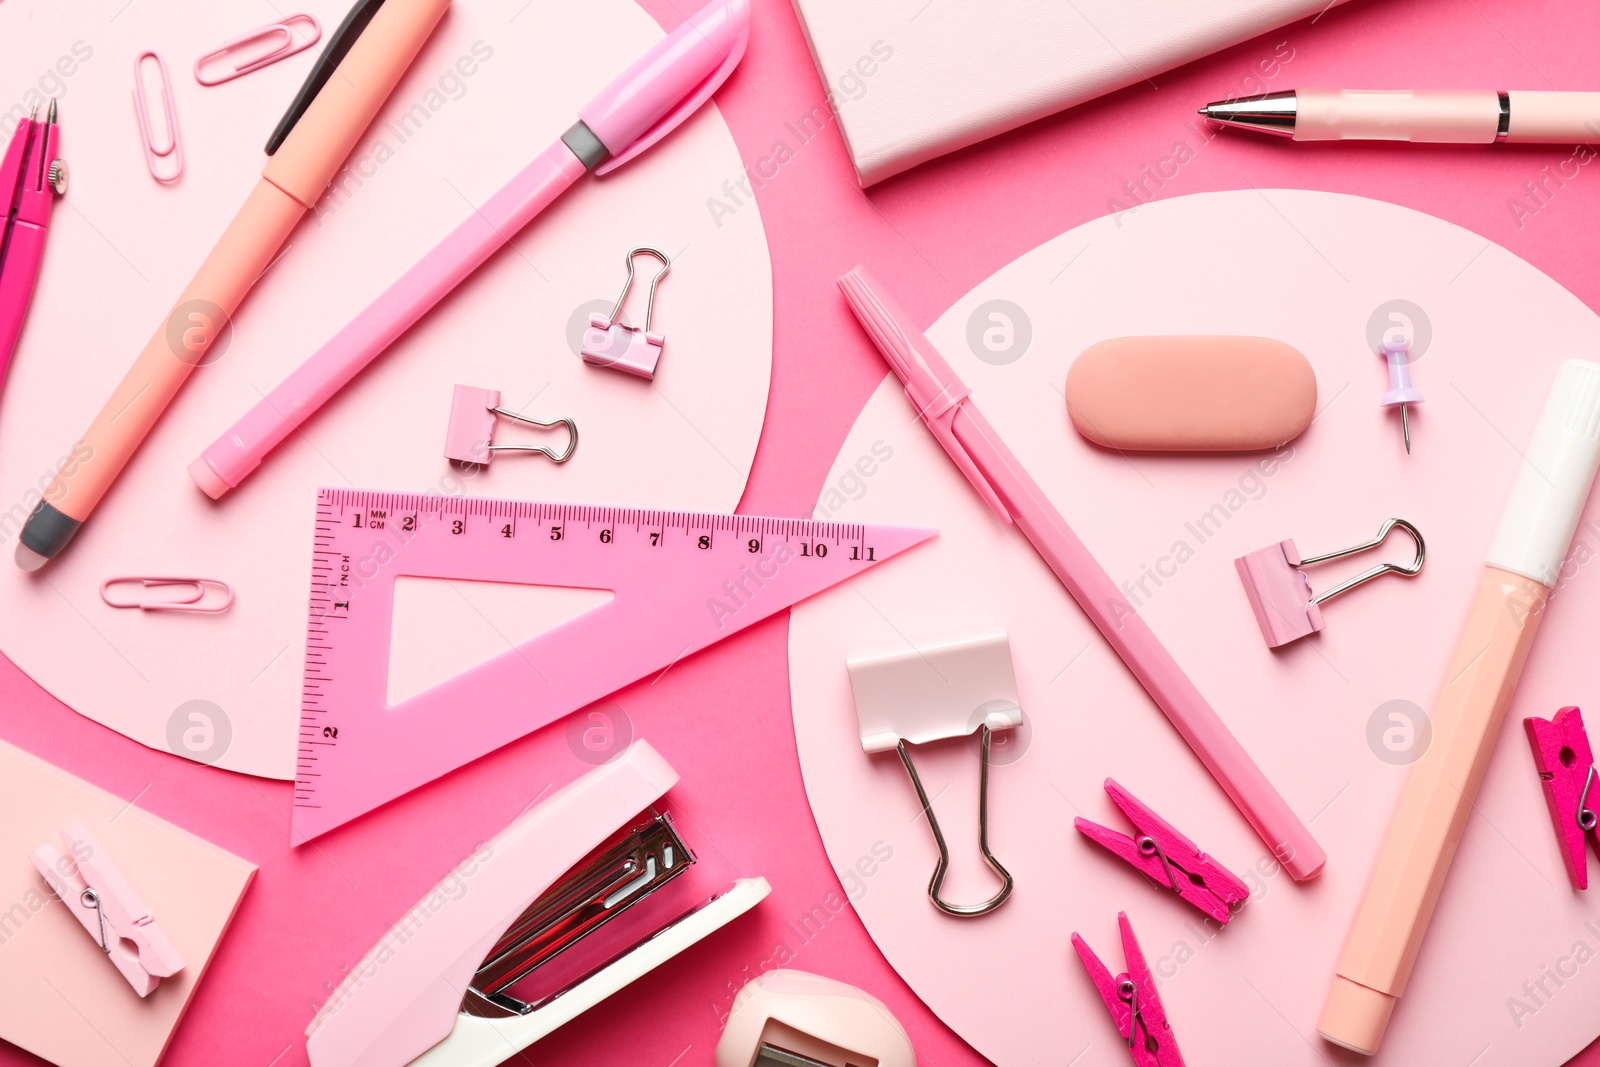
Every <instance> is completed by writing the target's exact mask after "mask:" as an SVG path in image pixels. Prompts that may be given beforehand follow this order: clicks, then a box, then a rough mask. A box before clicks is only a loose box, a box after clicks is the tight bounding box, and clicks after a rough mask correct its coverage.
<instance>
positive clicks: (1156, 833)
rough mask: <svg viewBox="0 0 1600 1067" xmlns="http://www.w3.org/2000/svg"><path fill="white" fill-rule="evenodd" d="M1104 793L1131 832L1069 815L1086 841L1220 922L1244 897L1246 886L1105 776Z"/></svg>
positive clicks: (1248, 892) (1229, 916)
mask: <svg viewBox="0 0 1600 1067" xmlns="http://www.w3.org/2000/svg"><path fill="white" fill-rule="evenodd" d="M1106 792H1107V793H1109V794H1111V799H1112V801H1113V802H1114V803H1115V804H1116V805H1117V807H1119V808H1121V809H1122V813H1123V814H1124V815H1126V816H1127V817H1128V821H1129V822H1131V823H1133V827H1134V832H1135V833H1136V834H1137V835H1138V836H1137V837H1129V836H1128V835H1127V834H1119V833H1117V832H1116V831H1115V830H1110V829H1107V828H1106V827H1104V826H1101V825H1099V824H1098V823H1092V822H1090V821H1089V820H1088V819H1082V818H1080V819H1074V820H1073V822H1072V824H1073V825H1074V826H1076V827H1077V828H1078V830H1079V831H1080V832H1081V833H1082V834H1083V835H1084V836H1085V837H1087V838H1088V839H1089V840H1091V841H1093V842H1095V843H1096V844H1098V845H1100V846H1102V847H1104V848H1105V849H1106V850H1107V851H1109V852H1111V853H1112V854H1113V855H1116V856H1120V857H1122V858H1123V859H1124V860H1126V861H1127V862H1128V863H1130V864H1132V865H1133V866H1134V868H1135V869H1137V870H1138V871H1139V872H1140V873H1141V874H1143V875H1144V876H1145V877H1146V878H1148V879H1150V880H1151V881H1152V882H1154V883H1156V884H1157V885H1159V886H1161V887H1162V888H1163V889H1171V890H1172V891H1173V892H1174V893H1176V894H1178V896H1179V897H1180V898H1182V899H1183V900H1185V901H1187V902H1188V903H1190V904H1192V905H1194V906H1195V907H1197V908H1199V909H1200V910H1201V911H1203V912H1205V913H1206V914H1207V915H1209V916H1211V917H1212V918H1213V919H1215V920H1217V922H1219V923H1222V924H1224V925H1226V924H1227V922H1228V919H1229V918H1231V917H1232V914H1233V906H1234V905H1236V904H1243V903H1244V902H1245V900H1246V899H1247V898H1248V897H1249V896H1250V889H1249V887H1248V886H1246V885H1245V884H1244V883H1243V882H1241V881H1240V880H1239V879H1237V878H1235V877H1234V876H1233V875H1232V874H1231V873H1230V872H1229V871H1228V869H1227V868H1226V867H1223V866H1222V865H1221V864H1220V863H1217V862H1216V861H1215V860H1213V859H1212V858H1211V857H1210V856H1207V855H1206V854H1205V853H1204V852H1201V851H1200V849H1199V848H1197V847H1196V846H1195V844H1194V842H1192V841H1190V840H1189V839H1188V838H1187V837H1184V836H1183V835H1182V834H1180V833H1179V832H1178V831H1177V830H1175V829H1173V828H1172V825H1171V824H1170V823H1168V822H1167V821H1166V820H1165V819H1163V818H1161V816H1159V815H1157V814H1156V813H1155V812H1153V811H1151V810H1150V809H1149V808H1147V807H1145V806H1144V805H1143V804H1142V803H1140V802H1139V800H1138V799H1136V798H1135V797H1134V796H1133V794H1131V793H1129V792H1128V791H1127V790H1126V789H1124V788H1122V787H1121V786H1120V785H1118V784H1117V783H1116V782H1114V781H1112V780H1111V779H1110V778H1107V779H1106Z"/></svg>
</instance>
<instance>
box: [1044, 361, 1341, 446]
mask: <svg viewBox="0 0 1600 1067" xmlns="http://www.w3.org/2000/svg"><path fill="white" fill-rule="evenodd" d="M1066 396H1067V414H1068V415H1070V416H1071V418H1072V425H1073V426H1074V427H1076V428H1077V430H1078V432H1079V433H1080V434H1082V435H1083V436H1084V437H1086V438H1088V439H1089V440H1090V441H1093V442H1094V443H1095V444H1097V445H1104V446H1105V447H1107V448H1117V449H1122V450H1124V451H1132V452H1248V451H1253V450H1256V449H1263V448H1276V447H1277V446H1278V445H1281V444H1283V443H1284V442H1286V441H1292V440H1293V439H1294V438H1296V437H1298V436H1300V434H1301V432H1303V431H1304V430H1305V428H1306V427H1307V426H1309V425H1310V424H1311V416H1312V415H1313V414H1314V413H1315V411H1316V406H1317V378H1316V375H1315V374H1313V373H1312V371H1311V364H1310V363H1309V362H1307V361H1306V357H1305V356H1302V355H1301V354H1300V353H1299V352H1298V351H1296V350H1295V349H1294V348H1292V347H1291V346H1289V345H1286V344H1284V343H1283V342H1282V341H1274V340H1272V339H1271V338H1268V337H1114V338H1112V339H1110V340H1108V341H1101V342H1099V343H1097V344H1093V345H1090V346H1089V347H1088V348H1086V349H1084V350H1083V353H1082V354H1081V355H1079V356H1078V358H1077V360H1075V361H1074V362H1073V364H1072V368H1071V369H1070V370H1068V371H1067V387H1066Z"/></svg>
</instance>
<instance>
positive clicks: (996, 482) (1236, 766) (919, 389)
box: [839, 266, 1327, 881]
mask: <svg viewBox="0 0 1600 1067" xmlns="http://www.w3.org/2000/svg"><path fill="white" fill-rule="evenodd" d="M839 288H840V289H842V290H843V291H844V295H845V298H846V299H847V300H848V301H849V302H850V307H851V308H852V309H853V310H854V311H855V313H856V318H858V319H859V320H861V326H862V328H863V329H865V330H866V331H867V334H868V335H869V336H871V338H872V340H873V342H874V343H875V344H876V345H877V346H878V350H879V351H880V352H882V353H883V358H884V359H885V360H886V361H888V364H889V366H890V368H891V369H892V370H893V371H894V373H895V375H896V376H897V377H898V378H899V379H900V381H901V382H902V383H903V384H904V385H905V389H906V396H907V398H909V399H910V401H911V403H912V405H913V406H914V407H915V408H916V410H917V414H918V415H920V416H921V418H922V420H923V422H925V423H926V424H927V427H928V430H929V432H931V433H932V434H933V436H934V437H935V438H936V439H937V440H938V442H939V444H940V445H942V446H943V447H944V450H945V451H946V452H948V453H949V454H950V458H951V459H952V460H954V461H955V464H956V466H957V467H958V468H960V470H961V473H962V474H964V475H966V477H967V480H968V481H970V482H971V483H972V486H973V488H974V489H976V490H977V491H978V494H979V495H980V496H982V497H983V499H984V500H985V501H986V502H987V503H988V505H989V507H990V508H992V509H993V510H994V513H995V514H996V515H998V516H999V517H1000V521H1002V522H1005V523H1008V524H1010V523H1014V524H1015V525H1016V526H1017V527H1018V528H1019V529H1020V530H1021V531H1022V532H1023V534H1024V535H1025V536H1026V537H1027V538H1028V541H1029V542H1030V543H1032V545H1033V547H1034V550H1035V551H1036V552H1038V553H1039V556H1040V558H1042V559H1043V560H1044V561H1045V563H1046V564H1047V565H1048V566H1049V568H1050V569H1051V570H1052V571H1054V572H1055V575H1056V577H1057V578H1058V579H1059V580H1060V581H1061V584H1062V585H1064V586H1066V587H1067V592H1069V593H1071V594H1072V598H1073V599H1074V600H1076V601H1077V602H1078V606H1079V607H1081V608H1082V609H1083V611H1084V614H1086V615H1088V616H1089V619H1090V621H1091V622H1093V623H1094V624H1095V627H1096V628H1097V629H1099V631H1100V635H1101V636H1102V637H1104V638H1105V639H1106V643H1107V644H1109V645H1110V646H1111V647H1112V648H1113V649H1115V650H1116V653H1117V655H1119V656H1121V657H1122V662H1123V663H1125V664H1127V666H1128V669H1129V670H1130V671H1132V672H1133V676H1134V677H1135V678H1137V679H1138V680H1139V683H1140V684H1141V685H1143V686H1144V688H1145V690H1146V691H1147V692H1148V693H1149V694H1150V696H1151V697H1152V698H1153V699H1154V700H1155V702H1156V705H1157V706H1158V707H1160V708H1161V710H1162V711H1163V712H1164V713H1165V714H1166V716H1167V718H1168V719H1170V720H1171V721H1172V725H1173V726H1175V727H1177V730H1178V733H1179V734H1181V735H1182V736H1183V739H1184V740H1185V741H1187V742H1188V743H1189V747H1190V748H1192V749H1194V752H1195V755H1197V756H1199V757H1200V762H1202V763H1204V764H1205V766H1206V770H1208V771H1210V772H1211V774H1212V776H1213V777H1214V778H1216V780H1217V782H1218V784H1220V785H1221V786H1222V788H1223V790H1224V791H1225V792H1226V793H1227V794H1228V796H1229V797H1230V798H1232V800H1233V802H1234V804H1235V805H1237V806H1238V808H1239V811H1240V812H1241V813H1243V815H1244V817H1245V818H1246V819H1247V820H1248V821H1249V823H1250V825H1251V826H1253V827H1254V828H1255V831H1256V833H1257V834H1259V835H1261V839H1262V840H1263V841H1265V842H1266V843H1267V846H1268V847H1269V848H1271V849H1272V852H1273V854H1274V855H1275V856H1276V857H1277V858H1278V861H1279V862H1280V863H1282V864H1283V866H1284V869H1285V870H1287V871H1288V872H1289V874H1290V875H1291V876H1292V877H1293V878H1294V879H1295V880H1296V881H1304V880H1305V879H1307V878H1313V877H1315V876H1316V875H1317V873H1318V872H1319V871H1321V870H1322V865H1323V864H1324V863H1325V862H1326V861H1327V855H1326V854H1325V853H1324V852H1323V851H1322V847H1321V846H1320V845H1318V844H1317V842H1316V840H1315V839H1313V838H1312V836H1311V831H1309V830H1307V829H1306V828H1305V826H1304V825H1303V824H1302V823H1301V822H1300V820H1299V819H1298V818H1297V817H1296V816H1295V814H1294V812H1293V811H1291V810H1290V809H1289V805H1288V804H1286V803H1285V802H1284V799H1283V797H1281V796H1279V795H1278V791H1277V790H1276V789H1274V788H1273V787H1272V783H1271V782H1269V781H1267V776H1266V775H1264V774H1262V773H1261V768H1260V767H1257V766H1256V764H1255V761H1254V760H1252V759H1251V758H1250V755H1249V753H1247V752H1245V750H1244V746H1242V745H1240V744H1239V740H1238V738H1236V737H1234V736H1233V734H1232V733H1230V732H1229V730H1228V728H1227V726H1226V725H1224V724H1223V722H1222V720H1221V719H1220V718H1218V717H1217V713H1216V712H1215V711H1213V710H1212V709H1211V705H1209V704H1207V703H1206V699H1205V697H1203V696H1201V695H1200V691H1199V690H1198V689H1196V688H1195V685H1194V683H1193V682H1191V681H1190V680H1189V676H1188V675H1186V674H1184V673H1183V668H1181V667H1179V666H1178V664H1177V661H1175V660H1174V659H1173V658H1172V653H1170V652H1168V651H1167V650H1166V647H1165V646H1163V645H1162V644H1161V642H1160V641H1159V640H1158V639H1157V638H1156V635H1155V634H1153V633H1151V632H1150V627H1148V626H1146V625H1145V623H1144V620H1143V619H1142V618H1140V617H1139V615H1138V614H1137V613H1135V612H1134V610H1133V608H1132V607H1131V606H1130V605H1129V604H1128V601H1127V599H1126V598H1125V597H1123V595H1122V593H1121V591H1120V590H1118V589H1117V586H1116V583H1115V582H1113V581H1112V580H1111V577H1110V576H1109V575H1108V574H1106V572H1105V569H1104V568H1102V567H1101V566H1100V564H1099V562H1098V561H1097V560H1096V559H1095V558H1094V556H1092V555H1090V553H1089V550H1088V549H1087V548H1085V547H1084V544H1083V542H1082V541H1080V540H1078V535H1077V534H1075V533H1073V532H1072V530H1071V528H1070V527H1068V526H1067V522H1066V520H1065V519H1063V518H1062V517H1061V513H1060V512H1058V511H1057V510H1056V509H1055V508H1054V507H1053V506H1051V504H1050V501H1049V498H1047V497H1046V496H1045V495H1044V490H1042V489H1040V488H1039V486H1038V484H1037V483H1035V482H1034V480H1033V479H1032V478H1030V477H1029V476H1028V472H1027V471H1025V470H1023V469H1022V464H1021V463H1020V462H1019V461H1018V460H1017V457H1016V456H1014V455H1012V453H1011V450H1010V449H1009V448H1007V447H1006V446H1005V444H1004V442H1002V441H1001V440H1000V437H999V435H998V434H996V433H995V432H994V428H993V427H992V426H990V425H989V423H988V420H986V419H985V418H984V417H983V415H982V414H980V413H979V411H978V408H977V406H976V405H975V404H974V403H973V402H972V397H971V395H970V393H971V390H969V389H968V388H967V387H966V385H965V384H963V383H962V381H961V379H960V378H958V377H956V373H955V371H953V370H952V369H951V368H950V364H949V363H947V362H945V358H944V357H943V356H942V355H940V354H939V352H938V350H936V349H935V348H934V347H933V345H932V344H931V343H930V342H929V341H928V339H927V338H926V337H924V336H923V335H922V332H921V331H920V330H918V329H917V328H916V326H914V325H913V324H912V322H911V320H910V319H909V318H908V317H907V316H906V313H905V312H904V311H902V310H901V309H900V306H899V304H897V303H896V302H895V301H894V299H893V298H892V297H890V296H889V295H888V294H887V293H885V292H884V290H883V287H882V286H881V285H880V284H879V283H878V281H877V279H875V278H873V277H872V275H871V274H869V273H867V270H866V268H864V267H859V266H858V267H856V269H855V270H853V271H851V272H850V273H848V274H846V275H844V276H843V277H841V278H840V279H839Z"/></svg>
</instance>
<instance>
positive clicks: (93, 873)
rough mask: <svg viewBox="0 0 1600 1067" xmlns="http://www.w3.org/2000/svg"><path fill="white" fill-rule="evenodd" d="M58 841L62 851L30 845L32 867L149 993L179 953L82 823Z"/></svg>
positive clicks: (175, 966)
mask: <svg viewBox="0 0 1600 1067" xmlns="http://www.w3.org/2000/svg"><path fill="white" fill-rule="evenodd" d="M61 844H62V846H63V847H64V848H65V849H66V852H65V854H63V853H61V852H58V851H56V849H55V846H54V845H40V846H39V847H38V848H36V849H34V850H33V855H32V856H31V857H30V858H31V859H32V860H33V865H34V867H35V868H36V869H37V870H38V872H39V873H40V874H41V875H42V876H43V877H44V880H45V882H46V883H47V884H48V885H49V886H50V891H51V892H52V893H54V894H55V895H56V896H57V897H58V898H59V899H60V900H61V903H63V904H65V905H66V906H67V910H68V911H70V912H72V915H73V918H75V919H77V920H78V923H79V925H81V926H82V927H83V928H84V929H85V930H87V931H88V932H89V936H90V937H91V938H93V939H94V942H95V944H96V945H98V946H99V947H100V951H102V952H104V953H105V954H106V956H107V958H109V959H110V960H111V964H112V966H114V967H116V969H117V971H118V973H120V974H121V975H122V977H124V978H126V979H127V980H128V984H129V985H131V986H132V987H133V991H134V992H135V993H138V994H139V995H140V996H141V997H147V996H149V995H150V994H151V993H152V992H154V991H155V988H156V986H158V985H160V984H161V979H163V978H170V977H172V976H173V975H175V974H177V973H178V972H179V971H181V970H183V957H182V956H180V955H179V954H178V950H177V949H176V948H174V947H173V945H172V942H171V941H169V940H167V935H166V934H164V933H162V932H161V927H159V926H157V925H156V923H155V920H154V919H153V918H151V915H150V909H149V908H146V907H145V906H144V905H143V904H141V903H139V898H138V897H136V896H134V895H133V889H132V888H130V887H129V885H128V883H127V882H126V881H125V880H124V879H123V877H122V875H121V873H120V872H118V870H117V868H116V866H115V865H114V864H113V863H112V862H111V858H110V857H109V856H107V855H106V853H105V850H104V849H102V848H101V847H100V843H99V842H98V841H96V840H95V839H94V838H93V837H91V836H89V831H88V830H87V829H85V828H84V826H83V824H82V823H72V824H71V825H70V826H68V827H66V828H65V829H64V830H62V831H61Z"/></svg>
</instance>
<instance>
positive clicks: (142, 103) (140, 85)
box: [133, 51, 183, 185]
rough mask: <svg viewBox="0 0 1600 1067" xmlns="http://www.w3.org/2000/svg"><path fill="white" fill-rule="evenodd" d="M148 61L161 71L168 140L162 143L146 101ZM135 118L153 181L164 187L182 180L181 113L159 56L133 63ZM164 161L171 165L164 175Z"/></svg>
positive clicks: (149, 54)
mask: <svg viewBox="0 0 1600 1067" xmlns="http://www.w3.org/2000/svg"><path fill="white" fill-rule="evenodd" d="M147 59H153V60H155V61H156V66H157V67H159V68H160V71H161V113H162V116H163V118H164V119H165V125H166V137H165V139H163V140H162V141H161V142H159V143H158V142H157V141H156V131H155V127H154V126H152V125H151V123H150V105H149V102H148V101H147V100H146V99H145V96H146V93H145V86H144V61H145V60H147ZM133 114H134V117H135V118H137V119H138V120H139V140H140V141H141V142H142V143H143V145H144V164H145V166H147V167H149V168H150V177H152V178H154V179H155V180H156V181H158V182H161V183H162V184H163V185H169V184H171V183H172V182H175V181H177V180H178V179H179V178H181V177H183V138H182V136H181V135H180V134H179V133H178V109H177V106H176V105H175V104H174V103H173V100H172V75H171V74H170V73H168V71H167V61H166V60H165V59H162V58H161V53H159V52H153V51H152V52H141V53H140V54H139V58H138V59H135V60H134V61H133ZM163 159H164V160H167V162H168V163H169V164H170V165H171V168H172V169H171V172H170V173H167V174H163V173H161V170H160V168H159V165H158V161H159V160H163Z"/></svg>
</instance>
